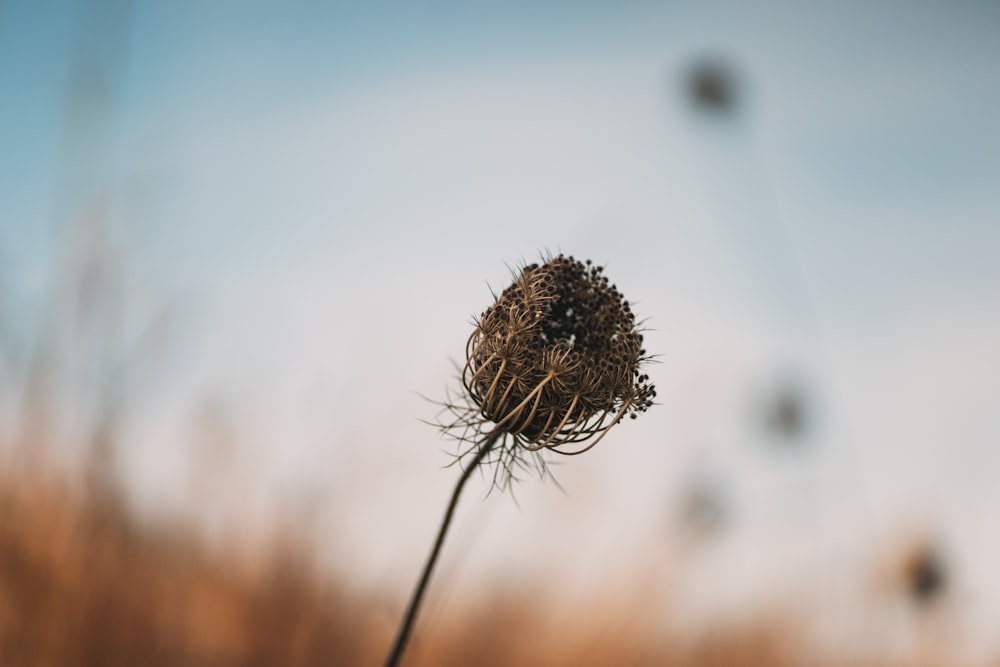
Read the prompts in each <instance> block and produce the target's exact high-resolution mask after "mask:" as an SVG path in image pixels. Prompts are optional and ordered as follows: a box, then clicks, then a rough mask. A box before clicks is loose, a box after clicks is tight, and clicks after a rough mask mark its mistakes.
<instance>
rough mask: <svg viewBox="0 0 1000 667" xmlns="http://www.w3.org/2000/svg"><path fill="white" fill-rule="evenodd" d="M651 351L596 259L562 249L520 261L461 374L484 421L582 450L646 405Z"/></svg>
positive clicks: (534, 443) (549, 444)
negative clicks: (542, 259) (646, 364)
mask: <svg viewBox="0 0 1000 667" xmlns="http://www.w3.org/2000/svg"><path fill="white" fill-rule="evenodd" d="M647 359H648V357H647V356H646V351H645V350H644V349H643V348H642V335H641V334H640V333H639V332H638V331H637V330H636V323H635V316H634V315H633V314H632V310H631V308H630V307H629V304H628V302H627V301H626V300H625V298H624V297H623V296H622V295H621V293H619V291H618V289H617V288H616V287H615V286H614V285H613V284H611V283H610V282H609V281H608V279H607V277H606V276H605V275H604V272H603V269H602V267H599V266H596V265H593V264H592V263H591V262H590V261H589V260H587V262H586V263H584V262H579V261H577V260H575V259H574V258H573V257H566V256H563V255H559V256H557V257H554V258H552V259H549V260H548V261H546V262H545V263H543V264H529V265H527V266H525V267H524V268H523V269H522V270H521V271H520V273H519V274H518V275H517V277H516V278H515V280H514V282H513V284H511V285H510V286H509V287H508V288H507V289H505V290H504V291H503V292H502V293H501V294H500V296H499V297H497V299H496V302H495V303H494V304H493V305H492V306H490V307H489V308H488V309H487V310H486V312H484V313H483V314H482V316H481V317H480V318H479V320H478V322H477V326H476V329H475V331H473V333H472V335H471V336H470V337H469V340H468V343H467V346H466V363H465V367H464V369H463V372H462V382H463V385H464V387H465V391H466V392H467V394H468V396H469V397H470V399H471V400H472V402H473V403H474V404H475V406H476V409H477V412H478V417H479V419H481V420H482V423H486V422H492V423H493V424H495V427H496V428H499V429H501V431H502V432H503V433H504V434H505V436H512V437H513V440H514V444H515V445H517V446H520V447H522V448H524V449H526V450H529V451H538V450H541V449H543V448H545V449H551V450H553V451H556V452H559V453H563V454H579V453H581V452H583V451H586V450H587V449H590V448H591V447H593V446H594V445H595V444H597V441H599V440H600V439H601V438H602V437H603V436H604V434H605V433H606V432H607V431H608V429H610V428H611V427H612V426H614V425H615V424H617V423H618V422H620V421H621V420H622V419H623V418H624V417H625V415H630V416H631V417H632V418H635V417H636V415H637V414H638V413H640V412H645V411H646V409H647V408H648V407H649V406H650V405H651V404H652V400H653V397H654V396H655V395H656V391H655V389H654V388H653V385H652V384H651V383H650V380H649V377H648V376H647V375H646V374H645V373H643V372H642V370H641V366H642V364H643V362H645V361H647ZM505 441H506V438H505Z"/></svg>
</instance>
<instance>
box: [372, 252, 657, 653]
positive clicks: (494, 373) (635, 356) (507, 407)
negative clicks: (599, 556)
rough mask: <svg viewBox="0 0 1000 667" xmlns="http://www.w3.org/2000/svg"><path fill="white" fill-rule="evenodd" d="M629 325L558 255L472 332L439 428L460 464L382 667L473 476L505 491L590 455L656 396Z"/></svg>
mask: <svg viewBox="0 0 1000 667" xmlns="http://www.w3.org/2000/svg"><path fill="white" fill-rule="evenodd" d="M648 360H649V357H648V356H647V355H646V351H645V350H644V349H643V347H642V334H641V333H640V332H639V330H638V328H637V326H636V321H635V316H634V315H633V314H632V310H631V307H630V306H629V303H628V302H627V301H626V300H625V298H624V297H623V296H622V294H621V293H620V292H619V291H618V288H617V287H616V286H615V285H613V284H611V283H610V282H609V281H608V278H607V277H606V276H605V275H604V270H603V268H602V267H600V266H595V265H594V264H592V263H591V262H590V260H587V261H586V262H579V261H577V260H575V259H574V258H573V257H566V256H564V255H561V254H560V255H558V256H556V257H551V258H548V259H547V260H546V261H545V262H544V263H543V264H529V265H527V266H524V267H523V268H522V269H521V270H520V272H519V273H518V274H517V275H516V276H515V278H514V282H513V283H511V285H510V286H509V287H507V288H506V289H505V290H504V291H503V292H502V293H501V294H500V295H499V296H495V297H494V303H493V305H491V306H490V307H489V308H487V309H486V311H485V312H484V313H483V314H482V315H481V316H480V317H479V319H478V320H477V321H476V326H475V329H474V330H473V332H472V335H470V336H469V340H468V342H467V343H466V347H465V364H464V366H463V367H462V372H461V381H462V389H463V393H462V395H461V399H460V400H458V401H453V400H451V399H450V398H449V400H447V401H446V402H445V407H446V408H447V410H448V411H449V412H450V414H451V415H452V417H453V419H452V420H451V421H449V422H446V423H444V424H442V427H443V429H444V430H445V431H446V432H448V433H450V434H451V435H453V436H454V437H456V438H457V439H458V440H459V441H460V442H461V443H464V445H465V450H464V451H463V452H461V453H460V455H459V461H461V460H462V459H463V458H466V457H467V456H471V459H470V460H468V462H467V463H466V464H465V467H464V469H463V470H462V474H461V476H460V477H459V479H458V483H457V484H456V485H455V489H454V491H453V492H452V495H451V500H450V501H449V503H448V507H447V509H446V511H445V515H444V519H443V520H442V522H441V526H440V528H439V530H438V534H437V538H436V539H435V541H434V546H433V547H432V548H431V552H430V555H429V556H428V559H427V562H426V563H425V565H424V569H423V571H422V573H421V575H420V579H419V580H418V582H417V585H416V588H415V589H414V591H413V595H412V597H411V599H410V602H409V605H408V606H407V609H406V613H405V615H404V617H403V621H402V623H401V624H400V627H399V631H398V634H397V636H396V641H395V643H394V644H393V647H392V650H391V652H390V653H389V657H388V659H387V660H386V663H385V664H386V665H387V667H393V666H394V665H397V664H398V663H399V661H400V660H401V658H402V656H403V652H404V651H405V650H406V645H407V642H408V640H409V637H410V633H411V631H412V629H413V625H414V623H415V621H416V618H417V614H418V612H419V609H420V604H421V601H422V600H423V596H424V593H425V592H426V589H427V585H428V583H429V581H430V578H431V574H432V572H433V570H434V565H435V563H436V562H437V559H438V556H439V554H440V552H441V547H442V545H443V544H444V539H445V536H446V535H447V532H448V528H449V526H450V525H451V519H452V515H453V514H454V511H455V507H456V506H457V505H458V499H459V496H460V495H461V493H462V489H463V488H464V486H465V483H466V482H467V481H468V479H469V477H470V476H471V473H472V471H473V470H475V469H477V468H478V467H480V466H481V465H483V466H492V467H493V470H494V472H493V483H494V485H495V486H505V485H507V484H508V483H510V481H511V480H512V479H513V478H515V477H516V474H517V472H518V470H520V469H525V468H529V467H530V465H531V464H532V463H534V464H535V465H537V467H538V469H539V470H540V471H542V472H543V473H544V471H545V460H544V458H543V457H542V453H543V452H544V451H553V452H556V453H559V454H564V455H569V456H573V455H576V454H582V453H583V452H585V451H587V450H589V449H591V448H592V447H594V446H595V445H596V444H597V443H598V442H600V441H601V439H602V438H603V437H604V436H605V435H606V434H607V432H608V431H609V430H610V429H611V427H613V426H615V425H616V424H618V423H620V422H621V421H622V419H624V418H625V417H626V416H630V417H632V418H635V417H636V416H637V415H638V414H639V413H641V412H645V411H646V409H647V408H649V406H650V405H652V401H653V398H654V397H655V395H656V390H655V389H654V387H653V385H652V383H651V382H650V380H649V376H647V375H646V374H645V373H643V372H642V366H643V364H644V363H645V362H647V361H648Z"/></svg>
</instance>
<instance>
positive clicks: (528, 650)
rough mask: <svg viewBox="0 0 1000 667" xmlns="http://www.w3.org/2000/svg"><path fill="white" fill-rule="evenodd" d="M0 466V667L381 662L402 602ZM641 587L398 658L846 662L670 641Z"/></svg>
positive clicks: (465, 633) (535, 611)
mask: <svg viewBox="0 0 1000 667" xmlns="http://www.w3.org/2000/svg"><path fill="white" fill-rule="evenodd" d="M6 463H9V461H7V462H6ZM3 470H5V471H6V472H3V473H0V664H2V665H10V666H24V667H28V666H45V665H66V666H71V665H234V666H235V665H247V666H250V665H378V664H380V663H381V661H382V659H383V658H384V652H385V650H386V649H387V647H388V644H389V641H390V639H391V636H392V633H393V631H394V627H393V626H394V623H395V622H396V621H397V620H398V619H397V618H396V614H397V612H399V611H400V610H401V605H402V602H403V601H402V600H399V601H394V603H393V604H392V605H386V604H383V603H380V602H379V601H378V600H377V599H375V598H374V597H373V596H370V595H369V596H363V595H361V594H360V593H358V592H356V591H351V590H350V589H349V588H348V587H347V586H346V585H345V584H344V582H346V581H348V580H347V579H342V580H341V581H340V582H338V581H337V578H336V577H333V576H330V575H329V574H326V575H324V574H322V573H320V572H319V571H318V570H316V569H315V568H313V567H311V566H310V564H309V558H308V555H307V554H308V551H309V549H308V548H307V547H306V546H305V545H304V544H298V543H296V541H295V539H294V538H289V539H279V540H276V541H275V544H274V545H273V546H272V547H271V548H269V549H266V550H264V552H263V555H261V554H258V555H256V556H253V557H248V556H247V554H246V553H238V552H237V551H236V550H235V549H234V550H233V551H230V552H225V551H219V550H218V549H216V550H210V549H208V548H206V547H205V546H204V545H203V544H201V543H200V542H199V540H198V539H197V538H196V537H195V532H194V531H193V530H192V529H191V528H183V527H175V528H173V529H172V530H165V529H159V530H154V529H152V528H151V527H148V526H144V525H142V524H140V523H138V522H137V521H136V520H134V519H133V518H131V517H130V514H129V513H128V511H127V507H126V503H124V502H123V501H122V500H121V499H120V497H118V496H116V495H115V494H114V493H112V492H110V491H107V490H106V489H102V488H101V487H99V486H94V485H92V484H82V485H81V484H75V483H73V480H67V479H60V478H59V477H57V476H56V475H52V474H47V473H46V472H45V471H44V470H40V469H38V468H35V469H34V471H33V472H24V470H23V469H22V471H21V472H20V473H18V474H12V471H14V470H15V468H13V467H11V466H9V465H5V466H4V467H3ZM304 554H306V555H304ZM611 588H613V587H611ZM641 591H642V589H641V587H636V589H635V591H633V592H623V591H621V590H618V591H614V590H610V591H608V598H607V599H605V600H595V601H594V602H593V604H592V605H591V606H589V607H582V608H579V609H577V610H574V611H572V612H571V613H568V614H565V615H554V614H553V613H551V611H552V609H551V608H550V607H548V606H546V605H545V604H544V603H542V601H541V600H540V599H539V597H540V596H539V594H538V593H537V592H535V593H531V592H529V591H528V590H517V589H515V590H514V591H513V592H507V593H504V594H500V595H494V596H492V597H491V598H490V599H486V600H478V601H469V600H461V599H460V600H457V601H456V602H455V603H454V604H451V603H449V608H446V609H444V610H443V612H442V616H441V617H439V618H437V619H434V622H433V623H429V624H428V626H425V627H424V628H419V627H418V629H417V632H416V635H415V638H414V642H413V644H412V645H411V650H410V654H409V655H408V656H407V660H406V661H405V662H406V664H408V665H414V666H417V665H426V666H431V665H437V666H449V665H456V666H458V665H552V666H556V665H582V666H586V665H666V664H669V665H678V666H682V667H685V666H691V667H694V666H696V665H699V666H708V667H711V666H720V667H721V666H723V665H726V666H734V667H739V666H741V665H747V666H750V665H753V666H761V665H769V666H771V667H781V666H783V665H789V666H791V665H804V664H809V665H817V664H831V665H832V664H837V665H839V664H844V663H843V662H838V661H836V660H829V659H822V658H821V656H815V655H808V651H807V650H806V649H805V647H804V645H803V644H802V643H801V642H799V641H798V640H797V639H796V638H797V637H798V636H799V633H797V632H795V630H794V626H793V624H792V623H790V622H787V621H780V622H779V621H774V622H762V623H761V624H760V625H758V626H754V627H742V628H730V629H728V630H720V631H718V632H716V633H713V634H711V635H708V636H705V637H704V638H703V639H701V640H700V641H696V642H691V641H686V642H680V641H678V640H676V639H671V634H670V633H669V632H668V631H667V630H668V629H667V628H662V627H660V628H658V627H657V625H656V622H655V621H653V620H652V618H651V615H649V614H647V613H645V612H644V611H643V607H644V606H643V602H642V599H641ZM397 602H398V604H399V605H400V610H397V609H395V606H396V603H397ZM463 605H464V606H463ZM469 605H472V606H469ZM772 620H773V619H772Z"/></svg>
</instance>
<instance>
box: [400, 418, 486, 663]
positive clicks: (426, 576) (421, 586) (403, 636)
mask: <svg viewBox="0 0 1000 667" xmlns="http://www.w3.org/2000/svg"><path fill="white" fill-rule="evenodd" d="M502 433H503V431H502V429H499V428H495V429H493V431H492V432H491V433H490V434H489V435H488V436H486V440H485V441H484V442H483V444H482V445H481V446H480V447H479V450H478V451H477V452H476V455H475V456H474V457H473V459H472V461H470V462H469V465H467V466H466V467H465V470H463V471H462V476H461V477H459V478H458V483H457V484H456V485H455V490H454V491H453V492H452V494H451V501H450V502H449V503H448V509H447V510H446V511H445V513H444V519H443V520H442V521H441V527H440V528H439V529H438V534H437V539H436V540H435V541H434V547H433V548H432V549H431V553H430V555H429V556H428V557H427V562H426V563H425V564H424V570H423V572H422V573H421V575H420V581H418V582H417V587H416V588H415V589H414V590H413V596H412V597H411V598H410V604H409V606H408V607H407V608H406V615H405V616H404V617H403V622H402V624H400V626H399V632H398V634H397V635H396V641H395V643H394V644H393V647H392V652H391V653H390V654H389V657H388V658H387V659H386V661H385V667H395V666H396V665H398V664H399V661H400V659H401V658H402V657H403V651H405V650H406V643H407V641H409V639H410V631H411V630H412V629H413V623H414V621H416V619H417V612H418V611H419V610H420V603H421V601H423V598H424V592H425V591H426V590H427V583H428V582H429V581H430V579H431V572H433V571H434V565H435V563H437V559H438V555H439V554H440V553H441V545H443V544H444V538H445V535H446V534H447V533H448V527H449V526H450V525H451V518H452V515H453V514H454V513H455V507H457V506H458V497H459V496H460V495H461V494H462V488H463V487H464V486H465V483H466V482H467V481H468V480H469V477H470V476H471V475H472V471H473V470H475V469H476V468H478V467H479V464H480V463H482V462H483V459H485V458H486V455H487V454H489V452H490V450H492V449H493V446H494V445H496V442H497V440H498V439H499V438H500V436H501V435H502Z"/></svg>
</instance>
